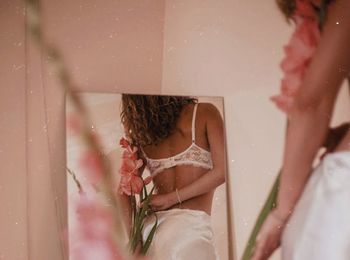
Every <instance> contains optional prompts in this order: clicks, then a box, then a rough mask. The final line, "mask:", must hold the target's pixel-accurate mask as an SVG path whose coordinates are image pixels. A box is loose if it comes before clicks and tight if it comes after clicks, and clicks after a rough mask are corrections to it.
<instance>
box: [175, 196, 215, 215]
mask: <svg viewBox="0 0 350 260" xmlns="http://www.w3.org/2000/svg"><path fill="white" fill-rule="evenodd" d="M171 209H187V210H194V211H203V212H205V213H206V214H208V215H210V214H211V199H209V198H205V199H201V198H199V197H196V198H192V199H189V200H186V201H183V202H182V203H178V204H176V205H174V206H172V207H171V208H169V210H171Z"/></svg>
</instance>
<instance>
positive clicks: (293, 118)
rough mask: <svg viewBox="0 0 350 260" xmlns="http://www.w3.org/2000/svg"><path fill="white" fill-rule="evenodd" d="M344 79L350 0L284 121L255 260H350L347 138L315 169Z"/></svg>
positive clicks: (331, 16)
mask: <svg viewBox="0 0 350 260" xmlns="http://www.w3.org/2000/svg"><path fill="white" fill-rule="evenodd" d="M314 2H320V1H314ZM318 4H319V3H318ZM349 72H350V0H335V1H334V2H333V3H332V4H331V6H330V7H329V10H328V16H327V20H326V23H325V25H324V27H323V31H322V35H321V39H320V42H319V44H318V47H317V49H316V52H315V54H314V56H313V58H312V61H311V63H310V65H309V67H308V69H307V71H306V73H305V75H304V78H303V82H302V86H301V87H300V89H299V91H298V92H297V94H296V97H295V100H294V106H293V107H292V109H291V111H290V113H289V125H288V130H287V136H286V143H285V151H284V158H283V169H282V172H281V178H280V190H279V194H278V199H277V207H276V208H275V209H274V210H273V211H272V212H271V213H270V214H269V216H268V217H267V219H266V220H265V222H264V224H263V226H262V229H261V231H260V233H259V235H258V238H257V243H256V247H255V250H254V256H253V257H252V259H253V260H262V259H268V258H269V257H270V255H271V254H272V253H273V252H274V250H275V249H276V248H278V247H279V246H280V245H281V243H282V258H283V259H284V260H326V259H327V260H330V259H332V260H333V259H334V260H348V259H350V131H347V133H346V134H345V136H344V137H343V138H342V140H341V141H340V143H339V144H338V145H337V147H336V148H335V150H334V151H333V152H332V153H329V154H327V155H326V156H325V157H324V158H323V160H322V161H321V163H320V164H319V166H318V167H316V168H315V169H313V168H312V167H313V161H314V159H315V158H316V155H317V153H318V151H319V149H320V147H321V146H322V144H323V142H324V140H325V139H326V136H327V132H328V129H329V125H330V120H331V118H332V112H333V108H334V104H335V101H336V97H337V94H338V92H339V89H340V86H341V85H342V82H343V81H344V80H345V79H346V78H347V77H348V76H349ZM349 115H350V113H349ZM310 175H311V177H310Z"/></svg>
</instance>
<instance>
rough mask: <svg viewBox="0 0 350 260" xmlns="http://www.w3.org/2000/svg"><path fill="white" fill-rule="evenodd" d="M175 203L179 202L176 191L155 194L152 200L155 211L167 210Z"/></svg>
mask: <svg viewBox="0 0 350 260" xmlns="http://www.w3.org/2000/svg"><path fill="white" fill-rule="evenodd" d="M175 204H177V197H176V194H175V192H170V193H166V194H154V195H153V196H152V198H151V202H150V206H151V208H152V210H154V211H159V210H166V209H168V208H170V207H172V206H173V205H175Z"/></svg>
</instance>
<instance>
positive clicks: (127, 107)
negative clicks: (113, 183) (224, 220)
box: [121, 94, 225, 260]
mask: <svg viewBox="0 0 350 260" xmlns="http://www.w3.org/2000/svg"><path fill="white" fill-rule="evenodd" d="M121 118H122V122H123V124H124V127H125V130H126V133H127V135H128V138H129V139H130V140H132V142H133V143H134V144H136V145H137V146H138V147H140V151H141V153H140V156H141V157H143V160H144V162H145V166H146V169H148V170H149V172H150V174H151V176H152V178H153V182H154V185H155V187H156V194H155V195H153V196H152V199H151V203H150V205H151V207H152V209H153V210H155V211H156V214H157V217H158V227H157V229H156V232H155V236H154V238H153V241H152V243H151V246H150V249H149V251H148V256H149V257H150V258H151V259H154V260H165V259H167V260H168V259H169V260H193V259H201V260H214V259H218V256H217V253H216V249H215V243H214V240H213V230H212V227H211V218H210V214H211V208H212V200H213V194H214V191H215V188H216V187H217V186H219V185H221V184H223V183H224V182H225V154H224V130H223V120H222V117H221V115H220V113H219V111H218V110H217V108H216V107H215V106H214V105H212V104H209V103H198V102H197V100H196V99H194V98H190V97H179V96H156V95H126V94H123V96H122V113H121ZM124 201H125V207H126V208H127V209H128V211H129V214H127V215H130V205H129V204H128V201H129V200H128V199H126V200H124ZM128 220H129V221H130V217H129V219H128ZM154 222H155V218H154V216H153V215H152V216H150V217H149V218H148V219H147V221H146V222H145V225H144V230H143V236H144V238H146V237H147V235H148V234H149V232H150V230H151V228H152V227H153V225H154Z"/></svg>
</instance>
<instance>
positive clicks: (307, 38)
mask: <svg viewBox="0 0 350 260" xmlns="http://www.w3.org/2000/svg"><path fill="white" fill-rule="evenodd" d="M296 4H297V7H296V12H295V14H294V17H293V20H294V22H295V25H296V28H295V32H294V33H293V34H292V37H291V39H290V41H289V43H288V44H287V46H285V47H284V52H285V54H286V56H285V57H284V59H283V60H282V62H281V69H282V71H283V72H284V77H283V79H282V81H281V93H280V94H279V95H276V96H273V97H271V100H272V101H273V102H274V103H275V104H276V105H277V107H278V108H280V109H281V110H282V111H284V112H286V113H288V112H289V111H290V110H291V108H292V107H293V104H294V99H295V96H296V94H297V92H298V90H299V88H300V86H301V83H302V80H303V77H304V74H305V71H306V69H307V67H308V66H309V64H310V62H311V59H312V56H313V54H314V52H315V50H316V47H317V44H318V41H319V39H320V30H319V28H318V23H317V19H316V14H315V10H314V8H313V6H312V5H311V3H310V1H308V0H297V1H296Z"/></svg>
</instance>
